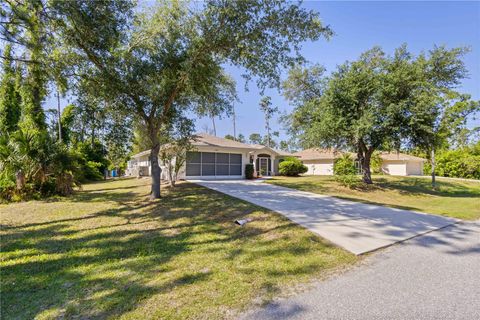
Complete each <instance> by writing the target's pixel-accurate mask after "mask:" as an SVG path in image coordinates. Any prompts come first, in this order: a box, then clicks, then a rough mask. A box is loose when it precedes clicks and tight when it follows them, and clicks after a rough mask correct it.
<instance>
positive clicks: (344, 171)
mask: <svg viewBox="0 0 480 320" xmlns="http://www.w3.org/2000/svg"><path fill="white" fill-rule="evenodd" d="M333 173H334V174H335V175H338V176H347V175H355V174H357V168H355V161H354V160H353V158H352V157H351V156H350V155H349V154H344V155H343V156H342V157H340V158H338V159H336V160H335V163H334V164H333Z"/></svg>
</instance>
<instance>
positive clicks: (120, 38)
mask: <svg viewBox="0 0 480 320" xmlns="http://www.w3.org/2000/svg"><path fill="white" fill-rule="evenodd" d="M51 6H52V7H51V13H52V14H51V16H53V17H54V25H55V30H56V31H57V32H59V34H60V35H61V37H60V39H62V40H63V43H62V44H61V45H62V46H63V47H64V48H67V49H68V51H67V53H66V55H65V56H67V57H72V59H73V60H72V61H75V65H76V67H75V68H73V69H74V70H72V73H75V74H80V76H82V77H84V78H88V79H89V81H91V83H92V84H93V86H95V87H96V88H97V89H98V90H103V91H105V92H108V93H109V95H110V98H112V99H115V100H117V101H121V105H122V106H123V108H124V110H127V111H129V112H130V113H131V114H132V115H133V116H134V117H135V118H137V119H138V121H141V122H142V123H143V124H144V127H145V129H146V131H147V134H148V138H149V142H150V143H149V145H150V149H151V155H150V160H151V165H152V193H151V198H158V197H160V167H159V165H158V153H159V150H160V146H161V141H160V139H159V133H160V132H161V129H162V127H164V126H168V125H169V124H170V123H171V121H172V119H174V117H175V115H178V114H179V113H182V114H183V113H187V112H191V111H193V112H194V113H195V112H198V113H201V111H202V110H205V108H206V107H207V105H208V106H215V108H217V109H220V110H222V109H223V110H226V109H228V107H229V101H226V100H225V97H226V95H225V92H226V91H227V90H228V88H227V87H226V86H225V84H226V83H227V82H228V81H227V78H226V75H225V72H224V69H223V66H224V65H225V64H226V63H231V64H233V65H236V66H240V67H243V68H244V70H245V74H244V76H245V77H246V78H247V79H251V78H255V79H256V80H257V84H258V85H259V86H261V87H266V86H276V85H278V84H279V76H280V73H281V72H280V71H281V69H282V68H284V67H288V66H290V65H292V64H293V63H294V62H298V61H301V56H300V54H299V49H300V45H301V43H302V42H303V41H306V40H316V39H318V38H319V37H321V36H327V37H328V36H330V35H331V31H330V29H329V28H327V27H324V26H323V25H322V24H321V22H320V20H319V18H318V14H317V13H314V12H311V11H307V10H305V9H304V8H302V7H301V6H300V5H298V4H293V3H284V2H283V1H273V0H264V1H223V0H211V1H206V2H205V3H203V4H202V5H201V6H193V5H190V4H189V3H184V2H162V3H160V4H159V5H158V6H156V7H155V8H149V9H148V10H146V11H142V12H140V13H138V11H135V12H134V10H133V5H132V4H131V3H130V2H129V1H121V0H118V1H113V0H110V1H102V2H97V1H52V2H51Z"/></svg>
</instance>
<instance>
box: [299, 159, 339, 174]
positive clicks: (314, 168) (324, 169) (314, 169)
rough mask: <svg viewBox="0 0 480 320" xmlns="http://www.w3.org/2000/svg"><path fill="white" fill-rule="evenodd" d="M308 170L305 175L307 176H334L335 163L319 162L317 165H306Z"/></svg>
mask: <svg viewBox="0 0 480 320" xmlns="http://www.w3.org/2000/svg"><path fill="white" fill-rule="evenodd" d="M304 164H305V166H306V167H307V168H308V171H307V172H306V173H305V174H307V175H316V176H320V175H326V176H328V175H332V174H333V163H332V162H323V163H322V162H317V163H304Z"/></svg>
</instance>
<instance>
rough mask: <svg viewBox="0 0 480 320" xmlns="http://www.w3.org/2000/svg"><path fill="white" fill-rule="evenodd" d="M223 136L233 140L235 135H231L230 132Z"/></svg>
mask: <svg viewBox="0 0 480 320" xmlns="http://www.w3.org/2000/svg"><path fill="white" fill-rule="evenodd" d="M224 138H225V139H228V140H233V141H235V137H234V136H232V135H231V134H227V135H225V137H224Z"/></svg>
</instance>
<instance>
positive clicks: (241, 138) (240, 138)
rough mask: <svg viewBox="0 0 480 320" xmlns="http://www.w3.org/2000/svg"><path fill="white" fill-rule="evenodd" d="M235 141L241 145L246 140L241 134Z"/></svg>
mask: <svg viewBox="0 0 480 320" xmlns="http://www.w3.org/2000/svg"><path fill="white" fill-rule="evenodd" d="M237 141H238V142H241V143H246V142H247V140H246V139H245V136H244V135H243V134H241V133H239V134H238V137H237Z"/></svg>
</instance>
